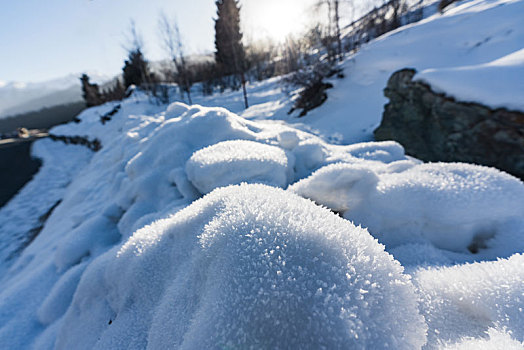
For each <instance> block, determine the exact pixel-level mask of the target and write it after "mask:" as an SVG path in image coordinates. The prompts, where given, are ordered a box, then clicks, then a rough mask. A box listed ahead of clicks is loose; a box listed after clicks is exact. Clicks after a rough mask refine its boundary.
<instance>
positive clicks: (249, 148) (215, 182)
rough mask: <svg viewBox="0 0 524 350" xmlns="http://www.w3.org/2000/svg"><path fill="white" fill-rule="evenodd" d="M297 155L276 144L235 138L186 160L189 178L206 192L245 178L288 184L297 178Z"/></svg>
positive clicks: (201, 190) (254, 181) (238, 182)
mask: <svg viewBox="0 0 524 350" xmlns="http://www.w3.org/2000/svg"><path fill="white" fill-rule="evenodd" d="M293 163H294V158H293V156H292V155H291V154H290V156H289V157H288V156H287V155H286V152H284V151H283V150H282V149H281V148H279V147H276V146H270V145H264V144H262V143H258V142H253V141H245V140H232V141H224V142H219V143H217V144H214V145H212V146H208V147H206V148H204V149H201V150H199V151H197V152H195V153H193V155H192V156H191V158H189V160H188V161H187V163H186V173H187V176H188V178H189V181H191V183H192V184H193V185H194V186H195V187H196V188H197V189H198V190H199V191H200V193H203V194H206V193H209V192H211V191H212V190H214V189H215V188H218V187H224V186H227V185H236V184H240V183H241V182H248V183H265V184H268V185H272V186H276V187H285V186H287V184H288V183H289V182H290V180H292V178H293V170H292V169H293Z"/></svg>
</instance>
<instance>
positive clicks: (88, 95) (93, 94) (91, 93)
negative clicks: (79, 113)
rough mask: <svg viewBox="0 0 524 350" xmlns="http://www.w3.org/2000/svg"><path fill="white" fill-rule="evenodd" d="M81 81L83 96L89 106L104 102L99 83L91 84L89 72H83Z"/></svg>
mask: <svg viewBox="0 0 524 350" xmlns="http://www.w3.org/2000/svg"><path fill="white" fill-rule="evenodd" d="M80 81H81V82H82V96H83V97H84V101H85V102H86V106H87V107H93V106H98V105H100V104H102V103H103V102H104V101H103V99H102V95H101V94H100V89H99V88H98V85H97V84H91V83H90V82H89V76H88V75H87V74H82V77H80Z"/></svg>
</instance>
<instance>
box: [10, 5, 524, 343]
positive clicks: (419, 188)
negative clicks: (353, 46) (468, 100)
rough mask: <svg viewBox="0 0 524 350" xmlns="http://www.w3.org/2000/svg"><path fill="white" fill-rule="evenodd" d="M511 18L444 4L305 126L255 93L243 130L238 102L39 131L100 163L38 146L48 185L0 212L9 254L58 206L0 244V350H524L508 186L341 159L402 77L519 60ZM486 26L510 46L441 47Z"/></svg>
mask: <svg viewBox="0 0 524 350" xmlns="http://www.w3.org/2000/svg"><path fill="white" fill-rule="evenodd" d="M523 4H524V1H505V0H482V1H481V0H477V1H469V2H466V1H464V2H459V3H458V4H456V5H454V7H452V8H450V9H449V10H448V11H447V13H446V14H445V15H443V16H439V15H437V16H434V17H431V18H428V19H426V20H425V21H423V22H422V23H419V24H416V25H412V26H409V27H407V28H403V29H400V30H398V31H396V32H394V33H390V34H389V35H386V36H385V37H383V38H379V39H378V40H376V41H373V42H371V43H370V44H369V45H367V46H365V47H363V49H362V51H360V52H359V53H358V54H356V55H355V56H353V57H350V58H348V60H347V61H346V62H345V64H344V67H345V74H346V76H347V77H346V78H345V79H343V80H336V81H335V87H334V88H333V89H332V90H330V91H329V93H330V97H329V99H328V101H327V102H326V103H325V105H323V106H321V107H320V108H318V109H317V110H314V111H312V112H311V113H310V114H308V115H307V116H306V117H305V118H303V119H297V118H295V117H293V116H288V115H287V110H288V109H289V107H290V102H289V101H288V100H287V97H286V95H285V94H284V93H283V92H282V89H281V87H280V85H279V82H278V79H271V80H269V81H265V82H260V83H257V84H252V85H251V86H250V87H249V93H250V97H251V104H252V107H251V108H249V109H248V110H246V111H243V110H242V99H241V95H240V93H239V92H229V93H225V94H223V95H214V96H210V97H205V98H202V97H198V96H195V99H196V100H197V102H198V103H200V104H201V105H194V106H187V105H185V104H183V103H180V102H174V103H172V104H170V105H168V106H166V105H158V104H155V103H152V101H151V99H150V98H148V97H147V96H145V95H143V94H141V93H140V92H136V93H135V94H134V95H132V96H131V97H130V98H128V99H126V100H124V101H122V102H112V103H108V104H106V105H103V106H98V107H95V108H91V109H88V110H86V111H84V112H83V113H82V114H81V115H80V119H81V120H82V122H81V123H79V124H68V125H62V126H59V127H56V128H54V129H52V130H51V132H52V133H54V134H56V135H69V136H77V135H81V136H85V137H88V138H89V139H95V138H96V139H98V140H100V141H101V143H102V145H103V148H102V149H101V150H100V151H98V152H96V153H94V154H93V153H91V152H90V151H87V150H84V149H81V148H78V147H79V146H66V145H62V144H55V143H53V142H50V141H40V142H38V143H37V144H36V149H35V152H36V153H37V154H39V155H40V156H41V157H43V158H44V167H43V170H42V171H41V172H40V173H39V174H38V175H37V176H36V177H35V179H34V180H33V181H32V182H31V183H30V184H29V185H28V186H27V187H26V188H25V189H24V190H23V191H22V192H21V193H20V194H19V195H18V196H17V197H16V198H15V199H14V200H13V201H11V202H10V203H9V204H8V206H7V207H5V208H4V209H2V211H0V215H1V216H0V223H3V224H2V225H1V226H0V227H1V229H2V230H3V229H4V228H5V227H9V228H8V229H7V231H9V232H11V231H12V232H15V234H14V236H13V237H18V236H19V235H22V234H23V232H25V230H27V229H30V228H33V227H34V223H37V222H38V218H39V217H40V216H41V215H42V214H45V213H46V212H47V211H48V209H49V208H50V207H52V206H53V204H54V203H56V202H57V201H58V200H61V202H60V204H59V205H58V206H57V207H56V208H55V210H54V211H53V212H52V213H51V214H50V216H49V218H48V219H47V221H46V222H45V225H44V227H43V228H42V230H41V232H40V233H39V234H38V236H36V237H35V238H34V240H33V241H32V242H31V244H30V245H29V246H27V247H26V248H25V249H24V250H23V251H21V252H19V253H18V255H16V254H15V255H14V256H13V254H11V253H12V252H14V251H17V249H16V248H17V247H19V245H17V244H18V242H17V241H16V240H15V239H13V240H8V241H5V243H6V244H4V245H2V246H0V258H2V259H4V257H7V256H8V255H9V256H11V259H10V260H9V261H8V262H5V261H4V260H2V261H0V285H1V286H2V288H0V348H2V349H3V348H6V349H7V348H17V349H31V348H34V349H53V348H57V349H71V348H74V349H83V348H85V349H93V348H95V349H144V348H149V349H165V348H183V349H207V348H315V349H318V348H328V349H332V348H359V349H364V348H366V349H382V348H391V349H421V348H425V349H522V348H524V343H522V342H523V341H524V311H523V309H524V269H523V268H522V267H523V266H524V255H522V253H523V252H524V243H522V242H524V215H523V214H524V183H522V181H520V180H518V179H516V178H514V177H512V176H510V175H508V174H505V173H503V172H500V171H498V170H496V169H493V168H487V167H482V166H476V165H471V164H460V163H451V164H439V163H437V164H423V163H422V162H420V161H419V160H417V159H413V158H411V157H409V156H406V155H405V154H404V150H403V148H402V147H401V146H400V145H399V144H397V143H395V142H363V143H354V142H356V141H363V140H369V139H370V135H371V134H370V133H371V131H372V129H373V127H374V126H375V125H376V124H377V123H378V122H379V121H380V114H381V111H382V108H383V104H384V102H385V99H384V98H383V97H382V91H381V90H382V89H383V88H384V87H385V83H386V80H387V78H388V77H389V75H390V74H391V73H392V72H393V71H394V70H396V69H397V68H403V67H404V66H411V67H416V68H417V69H419V70H421V71H423V70H424V69H430V68H432V69H437V68H438V69H440V68H446V69H448V68H450V69H451V68H452V67H460V66H475V65H481V64H484V63H486V62H492V61H494V60H496V59H498V58H501V57H505V56H507V55H509V54H511V52H517V54H516V56H514V57H513V56H512V57H513V58H515V57H517V60H518V57H520V56H519V54H518V51H519V50H521V48H522V43H523V42H524V40H523V39H522V37H521V36H519V35H521V33H522V30H523V29H522V27H521V26H519V25H517V24H516V23H517V19H518V18H521V17H522V15H523V14H524V10H523V9H522V5H523ZM490 11H498V12H497V13H503V15H504V20H502V19H501V17H496V16H494V17H493V18H494V19H493V21H494V22H493V23H496V24H498V26H499V28H500V27H504V28H506V26H510V25H511V24H513V26H514V27H513V28H512V29H513V32H512V33H517V34H514V35H513V34H508V35H503V36H500V37H498V39H497V40H496V41H489V42H485V43H483V44H482V45H480V46H475V45H473V47H474V48H475V50H477V51H476V52H473V53H471V52H469V51H468V50H465V49H464V50H463V49H462V47H456V45H457V43H459V44H460V43H463V41H461V37H460V35H465V37H468V38H469V39H468V40H471V37H472V36H473V33H474V30H478V28H476V27H472V28H470V29H469V30H468V31H466V30H465V29H466V28H469V26H472V25H474V24H477V25H478V23H479V21H484V22H485V21H487V20H488V19H490V18H491V17H492V16H487V14H489V13H491V14H493V12H490ZM478 16H480V17H478ZM476 18H477V19H476ZM483 24H484V26H483V27H482V28H485V30H484V29H483V30H482V31H478V38H476V39H475V40H477V39H478V40H482V39H480V38H481V37H483V36H484V35H485V34H486V33H485V31H489V30H496V28H495V27H497V26H494V25H492V26H489V25H486V24H485V23H483ZM438 28H440V32H435V31H436V30H437V29H438ZM452 28H456V29H455V32H454V34H453V35H454V36H452V32H453V31H452ZM439 33H440V34H439ZM446 33H447V34H446ZM437 35H442V42H441V43H442V44H441V45H440V48H438V47H436V46H438V45H431V42H430V40H432V38H433V39H434V38H435V37H437ZM446 35H447V37H446ZM515 38H516V39H515ZM513 41H515V42H513ZM473 42H474V41H472V43H473ZM495 42H496V43H498V44H497V45H495V44H494V43H495ZM399 45H400V46H399ZM446 45H447V46H446ZM453 45H455V47H453ZM483 45H487V46H490V45H491V46H490V47H489V49H485V48H483ZM518 45H520V47H517V46H518ZM459 46H460V45H459ZM497 47H504V48H509V49H504V50H502V49H500V50H498V51H497V50H496V48H497ZM439 50H440V51H441V52H444V53H445V54H443V53H441V54H440V56H439V55H438V52H439ZM511 50H513V51H511ZM438 62H440V63H441V64H438ZM490 66H492V67H495V66H497V65H490ZM507 66H508V65H505V67H507ZM515 66H518V65H515ZM446 74H447V73H446ZM442 76H443V77H444V75H442ZM461 77H464V79H466V78H467V77H466V76H461ZM428 79H429V78H428ZM461 79H462V78H461ZM509 80H511V81H513V80H515V79H513V80H512V79H509ZM466 83H467V82H464V84H466ZM514 85H515V86H517V87H518V83H516V84H514ZM490 88H491V87H490V86H489V84H488V86H487V87H486V89H490ZM459 92H460V91H459ZM502 95H504V96H509V95H507V94H502V93H501V96H502ZM475 96H477V95H475ZM457 97H460V96H458V95H457ZM481 102H482V101H481ZM510 102H512V103H513V102H514V103H519V101H518V100H515V101H513V100H512V101H510ZM118 104H120V105H121V107H120V109H119V110H118V112H117V113H116V114H115V115H113V116H112V120H110V121H109V122H107V123H105V124H102V123H100V116H102V115H104V114H105V113H107V112H109V111H111V110H112V109H113V108H114V107H115V106H116V105H118ZM203 105H206V106H208V107H205V106H203ZM216 106H219V107H216ZM223 107H226V108H223ZM340 143H343V144H340ZM59 163H65V164H67V166H68V170H67V171H64V172H63V173H62V172H60V171H59V170H56V164H59ZM46 167H47V168H46ZM46 169H48V170H46ZM58 175H59V176H58ZM56 176H58V177H56ZM53 177H55V179H56V182H50V183H49V184H47V185H46V181H48V179H52V178H53ZM69 182H70V183H69ZM31 186H32V187H38V188H39V190H40V192H38V191H35V190H33V189H31ZM46 186H47V187H46ZM32 206H34V209H31V208H32ZM44 207H45V208H44ZM6 213H8V214H9V216H8V214H6ZM7 225H9V226H7ZM0 232H2V235H6V234H8V232H4V231H0ZM2 243H4V241H2Z"/></svg>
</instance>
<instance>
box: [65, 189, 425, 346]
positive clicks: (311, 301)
mask: <svg viewBox="0 0 524 350" xmlns="http://www.w3.org/2000/svg"><path fill="white" fill-rule="evenodd" d="M297 212H300V213H301V214H302V215H301V216H299V217H297V216H296V215H295V213H297ZM175 315H176V316H175ZM110 320H111V322H110V324H109V321H110ZM63 324H64V326H63V327H62V329H61V330H60V331H59V333H58V338H57V348H61V349H69V348H72V347H74V348H76V349H83V348H85V349H116V348H126V349H144V348H151V349H167V348H173V347H176V348H180V349H219V348H224V347H226V348H230V347H233V348H245V349H247V348H268V349H269V348H271V349H275V348H288V349H289V348H330V349H333V348H384V347H387V346H389V347H392V348H396V349H400V348H402V349H416V348H420V346H422V345H423V344H424V342H425V331H426V326H425V323H424V320H423V318H422V317H421V316H420V315H419V313H418V306H417V302H416V297H415V291H414V288H413V286H412V284H411V282H410V280H409V278H408V277H407V276H405V275H403V274H402V268H401V266H400V264H398V262H396V261H395V260H394V259H393V258H392V257H391V256H390V255H388V254H387V253H386V252H384V250H383V246H381V245H379V244H378V243H377V242H376V240H374V239H373V238H372V237H371V236H370V235H369V233H367V232H366V231H365V230H363V229H361V228H357V227H355V226H353V225H352V224H351V223H349V222H348V221H346V220H343V219H341V218H339V217H337V216H335V215H334V214H332V213H330V212H329V211H328V210H326V209H323V208H320V207H318V206H316V205H314V204H313V203H312V202H309V201H307V200H305V199H302V198H300V197H298V196H295V195H293V194H290V193H287V192H285V191H283V190H279V189H275V188H272V187H268V186H264V185H241V186H233V187H227V188H221V189H218V190H216V191H214V192H212V193H211V194H210V195H208V196H206V197H204V198H203V199H201V200H198V201H196V202H195V203H193V204H192V205H191V206H189V207H187V208H186V209H184V210H182V211H180V212H178V213H177V214H175V215H174V216H171V217H169V218H167V219H164V220H160V221H158V222H156V223H154V224H153V225H151V226H146V227H145V228H143V229H141V230H138V231H137V232H136V233H135V234H134V235H133V236H132V237H131V238H130V239H129V240H128V241H127V242H126V243H125V244H124V245H123V246H122V247H116V248H115V249H113V250H111V251H110V252H108V253H107V254H105V255H103V256H102V257H101V258H99V260H98V261H97V262H95V263H94V264H92V266H90V267H89V268H88V270H87V271H86V273H85V274H84V276H83V277H82V280H81V282H80V284H79V287H78V290H77V292H76V294H75V297H74V300H73V303H72V305H71V307H70V308H69V310H68V312H67V314H66V315H65V318H64V323H63ZM86 329H89V330H91V332H89V335H88V336H86V335H85V330H86ZM79 338H82V339H83V342H82V344H79V343H78V339H79Z"/></svg>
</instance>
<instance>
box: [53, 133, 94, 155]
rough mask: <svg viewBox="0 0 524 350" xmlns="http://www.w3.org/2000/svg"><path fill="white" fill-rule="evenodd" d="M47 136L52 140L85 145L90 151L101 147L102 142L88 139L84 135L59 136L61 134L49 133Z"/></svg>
mask: <svg viewBox="0 0 524 350" xmlns="http://www.w3.org/2000/svg"><path fill="white" fill-rule="evenodd" d="M49 138H50V139H51V140H53V141H61V142H63V143H65V144H67V145H69V144H71V145H82V146H86V147H87V148H89V149H90V150H92V151H95V152H97V151H99V150H100V149H101V148H102V144H101V143H100V141H99V140H97V139H94V140H89V139H88V138H87V137H84V136H61V135H53V134H50V135H49Z"/></svg>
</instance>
